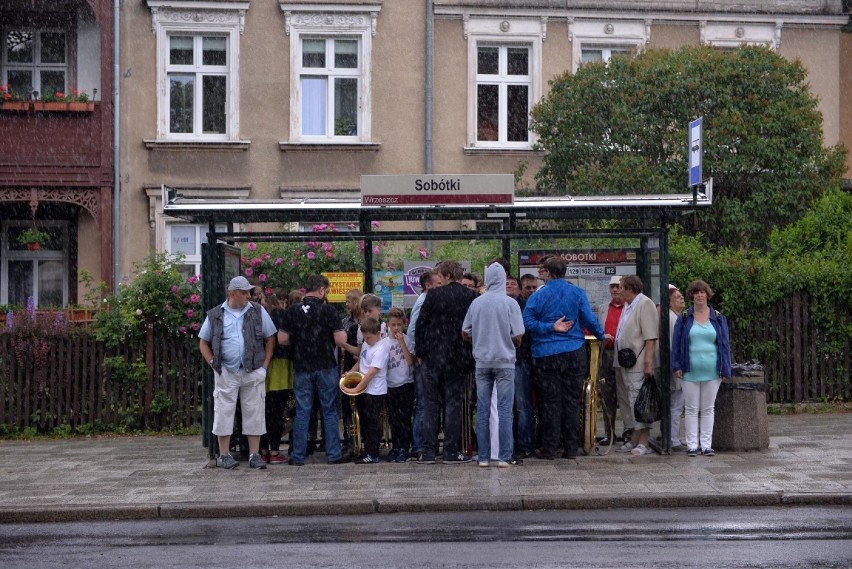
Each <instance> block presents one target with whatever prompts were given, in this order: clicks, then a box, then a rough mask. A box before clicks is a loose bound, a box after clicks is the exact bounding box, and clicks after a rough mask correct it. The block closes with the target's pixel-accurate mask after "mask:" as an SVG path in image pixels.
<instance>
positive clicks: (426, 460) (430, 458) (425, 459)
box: [417, 452, 435, 464]
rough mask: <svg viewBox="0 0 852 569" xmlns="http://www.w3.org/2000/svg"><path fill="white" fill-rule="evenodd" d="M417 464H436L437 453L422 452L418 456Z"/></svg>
mask: <svg viewBox="0 0 852 569" xmlns="http://www.w3.org/2000/svg"><path fill="white" fill-rule="evenodd" d="M417 464H435V455H434V454H426V453H425V452H423V453H420V456H419V457H417Z"/></svg>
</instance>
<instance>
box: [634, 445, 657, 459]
mask: <svg viewBox="0 0 852 569" xmlns="http://www.w3.org/2000/svg"><path fill="white" fill-rule="evenodd" d="M652 452H654V451H652V450H651V449H649V448H648V447H646V446H645V445H642V444H639V445H636V448H634V449H633V450H631V451H630V454H632V455H633V456H645V455H646V454H651V453H652Z"/></svg>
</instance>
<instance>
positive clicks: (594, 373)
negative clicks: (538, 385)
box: [583, 336, 601, 454]
mask: <svg viewBox="0 0 852 569" xmlns="http://www.w3.org/2000/svg"><path fill="white" fill-rule="evenodd" d="M586 345H587V346H588V347H589V377H588V378H586V381H585V382H584V383H583V452H584V453H586V454H591V452H592V449H594V450H595V452H598V453H599V450H600V448H599V446H598V441H597V432H598V431H597V427H598V426H597V419H598V372H599V368H600V358H601V342H600V340H598V339H597V338H595V337H594V336H586Z"/></svg>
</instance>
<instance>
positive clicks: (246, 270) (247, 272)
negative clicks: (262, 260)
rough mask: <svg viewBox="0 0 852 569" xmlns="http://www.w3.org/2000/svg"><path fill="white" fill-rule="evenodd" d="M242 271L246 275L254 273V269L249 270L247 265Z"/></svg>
mask: <svg viewBox="0 0 852 569" xmlns="http://www.w3.org/2000/svg"><path fill="white" fill-rule="evenodd" d="M243 273H244V274H245V275H246V276H247V277H250V276H252V275H253V274H254V271H253V270H251V267H247V268H246V269H245V270H244V271H243Z"/></svg>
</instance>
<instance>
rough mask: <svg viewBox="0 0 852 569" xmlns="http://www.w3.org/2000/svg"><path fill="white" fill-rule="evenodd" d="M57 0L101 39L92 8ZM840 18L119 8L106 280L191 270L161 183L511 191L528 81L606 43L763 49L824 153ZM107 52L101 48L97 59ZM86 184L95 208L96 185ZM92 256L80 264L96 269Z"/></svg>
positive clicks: (196, 259) (137, 1)
mask: <svg viewBox="0 0 852 569" xmlns="http://www.w3.org/2000/svg"><path fill="white" fill-rule="evenodd" d="M22 3H23V4H24V5H26V6H29V5H30V2H29V0H27V1H25V2H22ZM38 4H39V3H38V2H36V5H38ZM68 4H74V3H73V2H68ZM77 4H79V6H78V8H79V10H78V12H79V11H80V10H82V11H88V12H91V13H92V16H93V19H94V20H95V22H97V23H98V24H100V28H101V31H102V32H103V31H105V30H104V28H105V27H108V26H104V25H103V24H102V20H99V19H98V15H99V14H100V12H101V11H103V10H104V8H103V7H100V3H99V2H82V1H81V2H78V3H77ZM846 21H847V17H846V16H844V15H843V13H842V7H841V2H840V1H839V0H837V1H829V0H778V1H761V0H747V1H740V2H721V1H715V2H711V1H703V0H698V1H696V0H691V1H686V0H648V1H645V2H634V1H627V0H598V1H595V2H592V1H590V0H579V1H569V0H561V1H560V0H432V1H427V0H396V1H391V0H348V1H344V0H326V1H316V0H314V1H302V0H278V1H273V0H270V1H264V2H260V1H258V0H242V1H231V0H134V1H132V2H124V3H122V8H121V23H120V28H119V34H118V41H119V46H120V52H121V60H120V69H121V78H122V79H121V85H120V88H121V93H122V95H121V109H120V111H121V112H120V116H121V125H120V130H121V139H120V164H119V171H120V180H121V199H120V208H119V218H118V219H116V220H115V221H116V223H118V224H119V227H120V228H121V231H122V234H123V235H125V236H126V237H125V238H124V239H123V240H122V241H121V243H120V247H119V251H118V254H119V259H120V269H119V274H118V275H116V277H117V278H119V279H126V278H128V277H129V276H130V275H131V274H132V264H133V262H135V261H138V260H140V259H141V258H143V257H144V256H145V255H146V254H148V253H149V252H150V251H169V252H181V253H183V254H184V255H185V256H186V265H187V266H186V271H187V273H193V272H197V271H198V269H199V264H200V250H201V243H202V242H203V240H204V233H205V231H206V228H205V227H197V226H193V225H188V224H186V223H184V222H180V221H178V220H172V219H169V218H168V217H167V216H165V215H163V210H162V197H161V188H162V187H163V186H164V185H165V186H170V187H172V188H176V189H177V190H178V191H179V192H181V193H183V194H184V195H187V196H195V197H210V198H214V197H215V198H224V197H227V198H236V199H258V200H267V201H268V200H277V199H282V200H302V199H306V198H310V199H334V198H338V197H348V198H353V197H356V196H357V195H358V191H359V184H360V176H361V175H366V174H422V173H435V174H485V173H488V174H494V173H501V174H510V173H515V172H517V171H519V167H520V166H521V165H525V166H526V170H525V172H526V173H525V174H524V176H525V178H526V179H525V183H526V184H527V185H531V184H533V180H532V173H534V172H535V171H536V169H537V168H538V165H539V164H540V160H541V156H540V154H539V153H538V152H537V151H535V150H534V149H533V145H534V143H535V139H534V137H533V136H532V135H531V134H530V132H529V130H528V117H529V111H530V109H531V108H532V106H533V105H535V103H536V102H537V101H538V100H539V99H540V98H541V97H542V96H543V95H544V94H546V92H547V86H548V81H549V80H550V79H552V78H554V77H555V76H557V75H559V74H561V73H563V72H564V71H566V70H576V68H577V66H578V65H580V63H582V62H584V61H592V60H601V59H604V60H605V59H607V58H609V57H610V56H612V55H613V54H615V53H619V52H636V51H638V50H644V49H649V48H677V47H680V46H684V45H699V44H705V45H712V46H716V47H718V48H720V49H728V48H735V47H737V46H739V45H742V44H743V43H751V44H761V45H766V46H768V47H770V48H771V49H774V50H777V51H778V52H779V53H780V54H782V55H783V56H785V57H787V58H790V59H799V60H800V61H801V62H802V63H803V65H804V66H805V68H806V69H807V70H808V74H809V80H810V84H811V87H812V90H813V92H814V94H815V95H816V96H817V97H818V98H819V101H820V103H819V104H820V110H821V111H822V113H823V116H824V119H825V122H824V136H825V143H826V144H827V145H831V144H835V143H837V142H839V141H846V142H847V143H849V142H852V141H850V140H849V138H848V137H849V134H848V133H849V132H850V129H849V128H847V126H848V125H847V123H848V121H849V120H852V119H850V113H849V111H848V106H849V105H848V99H846V98H845V97H846V96H845V95H844V92H849V91H850V90H849V89H848V88H846V89H844V86H847V83H848V82H849V81H850V80H852V79H849V78H847V77H846V75H847V74H844V73H843V72H842V70H843V65H844V62H848V61H849V55H850V52H852V47H850V44H849V40H848V36H847V35H846V34H843V33H842V32H841V27H842V26H843V25H844V24H845V23H846ZM82 27H83V26H80V25H78V26H77V29H78V32H77V34H78V35H79V34H80V31H79V30H80V29H81V28H82ZM104 37H107V36H104ZM81 43H85V42H84V41H83V40H78V44H81ZM78 59H79V55H78ZM108 61H109V59H108V57H106V54H105V53H104V52H103V50H102V51H101V53H100V65H99V68H100V69H103V70H105V69H106V67H105V65H106V62H108ZM429 62H431V65H430V63H429ZM3 69H4V73H5V69H7V64H6V60H4V67H3ZM107 75H108V74H107V73H106V71H103V72H102V73H101V76H100V85H101V86H102V87H104V88H107V89H108V87H109V86H108V83H107V82H106V81H105V78H106V76H107ZM104 92H105V91H104V90H99V93H104ZM100 108H101V109H102V110H106V109H105V108H106V104H104V105H102V106H101V107H100ZM97 116H98V117H100V119H99V120H105V119H106V116H105V115H103V114H101V113H99V114H98V115H97ZM2 118H3V119H4V122H5V119H6V118H13V119H14V120H15V121H17V120H30V121H31V124H32V125H36V124H40V123H39V122H38V121H39V120H41V121H42V122H44V120H43V119H44V118H50V119H54V120H58V117H51V116H47V117H42V116H40V115H38V114H35V113H29V114H24V115H22V116H18V115H13V116H8V115H5V114H4V116H3V117H2ZM62 118H64V117H62ZM98 126H99V128H102V127H101V125H100V123H99V125H98ZM99 149H100V150H104V148H103V147H102V146H101V147H99ZM25 156H28V154H23V155H21V156H19V158H20V159H23V158H24V157H25ZM51 157H54V158H56V157H55V156H53V154H51ZM5 163H7V164H8V166H7V170H5V171H4V172H7V173H8V172H12V171H13V170H14V171H15V172H16V173H17V175H19V176H21V177H20V178H19V181H18V183H16V184H15V185H14V187H15V188H17V189H16V190H15V191H19V192H24V193H26V192H27V191H30V190H31V189H32V188H33V187H38V186H34V183H35V181H36V178H37V177H36V176H35V174H33V175H32V176H31V177H32V181H31V180H30V178H27V177H26V176H25V175H24V174H23V173H21V172H20V171H19V170H18V169H17V168H15V167H14V164H19V162H16V161H15V160H11V161H8V160H7V162H5ZM520 169H523V168H520ZM35 170H36V169H33V172H34V171H35ZM62 171H63V172H65V171H66V170H62ZM106 173H107V171H104V172H103V174H104V175H105V174H106ZM99 179H104V178H99ZM39 180H40V178H39ZM44 183H48V182H46V181H45V182H44ZM54 183H55V182H54ZM0 184H3V186H2V187H3V188H6V185H7V184H8V182H7V181H6V180H0ZM98 188H100V193H99V194H98V195H99V197H100V199H101V200H105V199H106V198H107V197H108V195H109V192H108V191H106V192H105V191H104V190H105V189H108V190H110V191H111V188H110V187H109V186H108V185H106V186H98ZM10 190H11V188H10ZM87 191H89V190H87ZM10 195H11V194H10ZM20 195H23V194H20ZM4 199H5V198H4ZM28 202H29V199H28V198H25V199H19V200H18V201H17V202H16V203H17V204H18V205H17V206H14V207H17V208H18V210H19V213H18V214H17V217H16V219H17V220H18V221H21V222H28V221H29V216H28V215H27V214H28V213H29V203H28ZM99 205H101V204H100V202H99ZM9 207H12V206H9ZM18 210H16V211H18ZM39 210H40V208H39ZM39 210H37V211H39ZM90 217H91V218H92V219H91V220H88V219H87V220H86V221H85V222H81V221H78V223H77V225H78V226H79V227H78V229H76V231H77V232H78V233H79V234H84V233H85V234H86V235H89V234H90V233H97V232H101V233H100V234H99V235H101V236H103V235H104V233H103V232H104V229H106V224H107V221H108V220H103V219H100V218H96V217H94V216H90ZM4 219H6V217H5V216H4ZM247 223H248V224H249V225H250V223H249V222H247ZM438 225H440V224H436V227H435V228H436V229H440V227H438ZM412 229H423V227H419V228H412ZM105 235H106V236H109V233H106V234H105ZM7 242H8V240H7ZM4 252H5V251H4ZM99 252H100V253H99V254H98V255H94V254H93V255H92V259H91V264H92V265H93V266H94V265H98V263H99V264H100V265H99V269H100V270H99V271H94V272H95V273H96V274H108V272H107V273H105V272H104V265H105V264H108V260H109V259H108V257H109V255H107V254H106V253H107V252H106V251H104V249H103V246H101V247H100V249H99ZM87 259H88V258H86V263H89V261H88V260H87ZM4 274H8V273H7V272H4ZM4 278H8V277H4ZM71 278H72V279H73V278H74V277H71Z"/></svg>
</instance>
